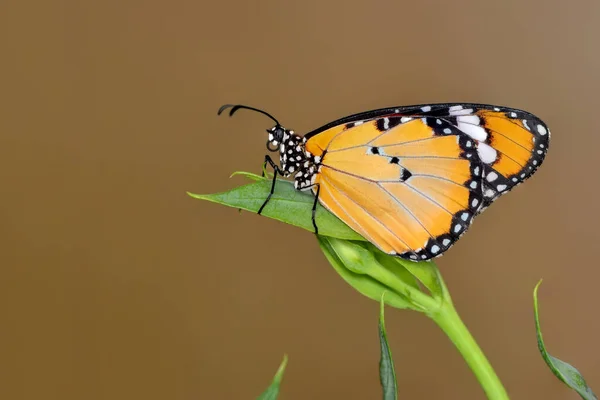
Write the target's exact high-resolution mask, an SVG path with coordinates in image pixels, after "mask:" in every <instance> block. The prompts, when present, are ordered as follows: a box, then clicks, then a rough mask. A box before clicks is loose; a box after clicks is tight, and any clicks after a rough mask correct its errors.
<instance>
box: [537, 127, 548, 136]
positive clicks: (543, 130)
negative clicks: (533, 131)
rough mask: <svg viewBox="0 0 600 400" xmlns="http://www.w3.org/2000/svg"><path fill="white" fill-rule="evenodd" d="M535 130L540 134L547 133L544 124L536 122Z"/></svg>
mask: <svg viewBox="0 0 600 400" xmlns="http://www.w3.org/2000/svg"><path fill="white" fill-rule="evenodd" d="M537 130H538V132H539V133H540V135H542V136H543V135H545V134H546V133H548V131H546V128H545V127H544V125H541V124H538V126H537Z"/></svg>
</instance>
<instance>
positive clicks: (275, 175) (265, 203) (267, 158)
mask: <svg viewBox="0 0 600 400" xmlns="http://www.w3.org/2000/svg"><path fill="white" fill-rule="evenodd" d="M267 163H268V164H269V165H270V166H271V167H272V168H273V171H274V173H273V183H272V184H271V191H270V192H269V195H268V196H267V199H266V200H265V202H264V203H263V205H262V206H260V208H259V209H258V214H260V213H262V210H263V208H265V206H266V205H267V203H268V202H269V200H271V196H273V192H275V182H276V181H277V174H279V175H281V176H284V175H283V171H281V169H279V166H278V165H277V164H275V163H274V162H273V160H272V159H271V157H269V155H266V156H265V162H264V163H263V169H262V170H263V172H262V176H265V168H266V167H267Z"/></svg>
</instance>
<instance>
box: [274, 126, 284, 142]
mask: <svg viewBox="0 0 600 400" xmlns="http://www.w3.org/2000/svg"><path fill="white" fill-rule="evenodd" d="M283 132H284V129H283V128H282V127H280V126H277V127H275V130H274V131H273V138H274V139H275V140H276V141H278V142H281V141H282V140H283Z"/></svg>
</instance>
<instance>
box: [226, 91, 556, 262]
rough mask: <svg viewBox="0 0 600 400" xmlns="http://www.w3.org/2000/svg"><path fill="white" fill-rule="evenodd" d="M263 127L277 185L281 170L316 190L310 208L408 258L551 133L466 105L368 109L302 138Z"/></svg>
mask: <svg viewBox="0 0 600 400" xmlns="http://www.w3.org/2000/svg"><path fill="white" fill-rule="evenodd" d="M224 107H226V106H224ZM235 107H242V108H246V107H244V106H235ZM235 107H234V108H233V109H232V112H233V111H235ZM222 109H223V108H222ZM220 111H222V110H220ZM263 113H264V112H263ZM265 114H266V113H265ZM267 115H268V114H267ZM269 116H270V115H269ZM271 118H272V117H271ZM273 119H274V118H273ZM275 121H276V120H275ZM267 132H269V139H268V142H267V148H268V149H269V150H271V151H278V152H279V156H280V157H279V158H280V166H281V167H278V166H276V165H275V164H274V163H273V162H272V160H271V159H270V157H269V156H266V157H265V163H267V162H268V163H270V164H271V166H273V168H274V170H275V176H274V180H273V188H274V185H275V178H276V177H277V175H278V174H279V175H281V176H283V177H294V180H295V182H294V184H295V187H296V189H297V190H312V191H313V194H314V195H315V206H316V202H317V201H319V202H320V203H321V204H322V205H323V206H324V207H325V208H327V209H328V210H330V211H331V212H332V213H333V214H335V215H336V216H337V217H338V218H340V219H341V220H343V221H344V222H345V223H346V224H348V225H349V226H350V227H351V228H353V229H354V230H356V231H357V232H358V233H360V234H361V235H362V236H364V237H365V238H366V239H367V240H369V241H371V242H372V243H373V244H375V245H376V246H377V247H379V248H380V249H381V250H382V251H385V252H386V253H388V254H392V255H397V256H400V257H402V258H405V259H408V260H413V261H420V260H428V259H430V258H433V257H437V256H439V255H441V254H443V253H444V252H445V251H446V250H448V249H449V248H450V247H451V246H452V245H453V244H454V243H455V242H456V241H457V240H458V239H459V238H460V237H461V236H462V235H463V234H464V233H465V232H466V231H467V229H468V228H469V226H470V225H471V223H472V221H473V218H474V217H475V216H477V215H478V214H480V213H481V212H482V211H483V210H484V209H485V208H486V207H488V206H489V205H490V204H491V203H492V202H493V201H495V200H496V199H497V198H499V197H500V196H501V195H503V194H505V193H507V192H508V191H510V190H511V189H512V188H514V187H516V186H518V185H519V184H520V183H522V182H523V181H524V180H526V179H527V178H529V177H530V176H531V175H532V174H533V173H534V172H535V171H536V170H537V168H538V167H539V166H540V165H541V163H542V162H543V160H544V157H545V155H546V152H547V150H548V143H549V136H550V131H549V130H548V128H547V126H546V125H545V124H544V123H543V122H542V121H541V120H540V119H539V118H538V117H536V116H534V115H533V114H531V113H528V112H526V111H522V110H517V109H513V108H507V107H498V106H492V105H485V104H469V103H460V104H459V103H451V104H447V103H446V104H429V105H415V106H404V107H392V108H384V109H378V110H372V111H368V112H364V113H360V114H354V115H351V116H348V117H344V118H341V119H339V120H336V121H333V122H331V123H329V124H326V125H324V126H322V127H320V128H318V129H316V130H313V131H311V132H309V133H307V134H306V135H304V136H300V135H297V134H295V133H294V131H291V130H287V129H285V128H283V127H282V126H281V125H280V124H279V122H278V121H276V125H275V126H274V127H273V128H271V129H270V130H268V131H267ZM269 198H270V197H269ZM267 201H268V199H267ZM264 205H266V202H265V204H264ZM264 205H263V207H264ZM315 208H316V207H313V224H314V210H315ZM260 211H262V208H261V210H260ZM260 211H259V212H260ZM315 232H317V226H316V224H315Z"/></svg>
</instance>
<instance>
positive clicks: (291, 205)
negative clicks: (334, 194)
mask: <svg viewBox="0 0 600 400" xmlns="http://www.w3.org/2000/svg"><path fill="white" fill-rule="evenodd" d="M235 174H237V175H245V176H247V177H248V178H250V179H253V180H255V182H254V183H250V184H247V185H244V186H239V187H237V188H234V189H231V190H229V191H227V192H222V193H214V194H193V193H189V192H188V195H190V196H191V197H193V198H196V199H200V200H208V201H211V202H214V203H218V204H223V205H226V206H229V207H235V208H238V209H242V210H246V211H251V212H253V213H256V212H258V210H259V208H260V207H261V206H262V205H263V203H264V202H265V200H266V199H267V196H268V195H269V192H270V191H271V180H270V179H265V178H263V177H261V176H258V175H254V174H250V173H247V172H238V173H235ZM235 174H234V175H235ZM314 200H315V197H314V196H313V195H311V194H309V193H305V192H300V191H298V190H296V189H294V185H293V184H292V183H291V182H289V181H284V180H282V179H280V180H278V181H277V183H276V184H275V191H274V193H273V196H272V197H271V200H269V203H268V204H267V205H266V206H265V208H264V209H263V211H262V214H261V215H263V216H265V217H269V218H273V219H276V220H278V221H282V222H286V223H288V224H290V225H295V226H298V227H300V228H303V229H306V230H308V231H310V232H314V227H313V224H312V207H313V203H314ZM315 220H316V223H317V226H318V228H319V235H324V236H331V237H336V238H339V239H349V240H363V241H364V240H365V239H364V238H363V237H362V236H360V235H359V234H358V233H356V232H355V231H354V230H352V229H351V228H350V227H349V226H348V225H346V224H345V223H343V222H342V221H341V220H340V219H339V218H337V217H336V216H335V215H333V214H332V213H330V212H329V211H328V210H327V209H325V208H324V207H323V206H321V204H317V211H316V217H315Z"/></svg>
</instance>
